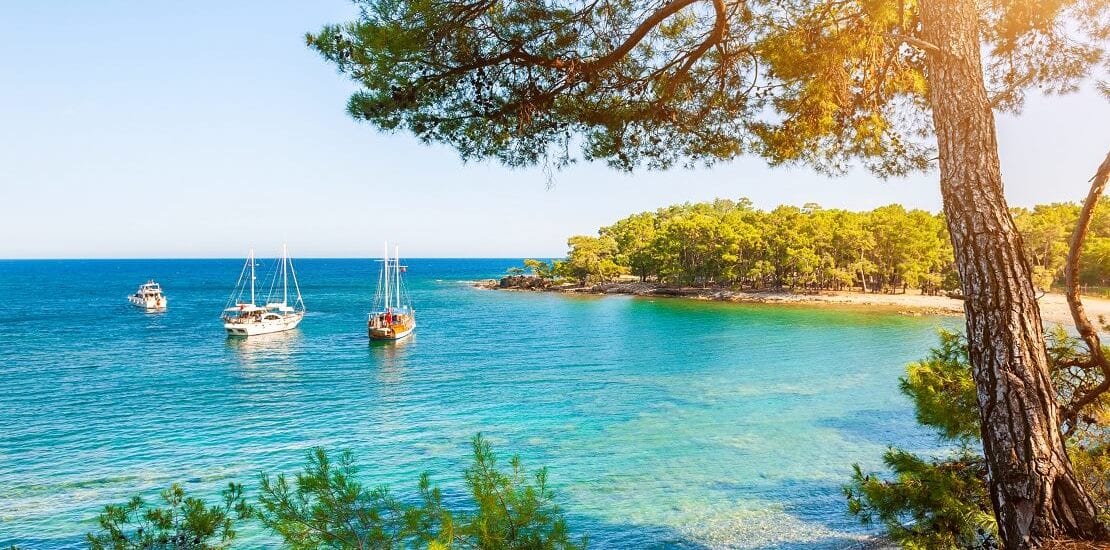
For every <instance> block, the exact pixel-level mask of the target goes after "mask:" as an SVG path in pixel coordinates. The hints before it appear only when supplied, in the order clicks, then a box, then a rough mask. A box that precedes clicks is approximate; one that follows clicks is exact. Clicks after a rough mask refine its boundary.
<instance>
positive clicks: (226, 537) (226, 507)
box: [86, 483, 251, 550]
mask: <svg viewBox="0 0 1110 550" xmlns="http://www.w3.org/2000/svg"><path fill="white" fill-rule="evenodd" d="M221 496H222V499H223V502H222V503H221V504H218V505H211V506H209V505H207V504H205V502H204V501H203V500H201V499H198V498H195V497H187V496H186V495H185V490H184V489H183V488H182V487H181V486H180V485H178V484H176V483H175V484H174V485H173V486H171V487H170V488H169V489H166V490H164V491H162V493H161V499H162V504H163V506H160V507H152V506H149V505H147V503H146V501H144V500H143V499H142V498H141V497H134V498H132V499H131V500H130V501H128V502H127V503H125V504H109V505H107V506H105V507H104V511H103V512H101V514H100V516H99V517H98V518H97V523H98V524H99V526H100V530H99V531H98V532H96V533H89V534H88V535H87V537H86V538H87V541H88V544H89V547H90V548H92V549H93V550H101V549H105V550H109V549H110V550H131V549H135V550H138V549H166V550H182V549H193V550H206V549H217V548H227V547H229V546H230V545H231V541H232V540H233V539H234V538H235V528H234V527H235V520H236V519H243V518H246V517H248V516H250V515H251V508H250V506H249V505H248V504H247V503H246V501H245V500H244V498H243V486H242V485H237V484H234V483H232V484H229V485H228V487H227V488H226V489H224V491H223V492H222V493H221Z"/></svg>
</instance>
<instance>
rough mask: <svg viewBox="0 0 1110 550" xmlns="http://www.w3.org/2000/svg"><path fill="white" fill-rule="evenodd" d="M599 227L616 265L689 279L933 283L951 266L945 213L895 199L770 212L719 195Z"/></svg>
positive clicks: (768, 283) (828, 284)
mask: <svg viewBox="0 0 1110 550" xmlns="http://www.w3.org/2000/svg"><path fill="white" fill-rule="evenodd" d="M598 233H599V234H600V235H601V236H602V238H603V239H604V238H607V237H608V238H612V240H613V241H614V242H615V244H616V252H615V253H614V254H611V258H612V259H613V261H614V262H615V263H616V265H617V266H620V267H623V268H626V269H628V270H629V271H630V272H631V273H633V274H635V275H638V276H640V278H641V279H647V278H650V277H654V278H657V279H659V280H662V281H665V282H669V283H677V284H686V285H689V284H725V285H733V286H741V287H749V288H766V287H783V286H790V287H792V288H804V289H843V288H849V287H852V286H856V285H858V286H860V287H861V288H867V289H869V290H879V289H889V290H890V291H895V290H901V289H904V287H905V286H916V287H920V288H922V289H923V290H925V291H927V292H935V291H938V290H940V289H941V288H942V284H943V283H944V281H946V279H949V277H948V273H949V272H950V271H951V270H952V268H951V264H952V252H951V248H950V246H949V245H948V241H947V238H948V237H947V232H946V229H945V227H944V222H943V219H942V218H940V217H938V216H934V215H932V214H929V213H928V212H925V211H923V210H909V211H907V210H906V209H904V208H902V207H901V206H897V205H891V206H885V207H882V208H877V209H875V210H872V211H870V212H851V211H847V210H826V209H822V208H821V207H820V206H817V205H815V204H807V205H806V206H805V207H804V208H797V207H793V206H780V207H778V208H775V209H774V210H771V211H770V212H766V211H763V210H759V209H756V208H753V207H752V205H751V202H750V201H748V200H747V199H740V200H738V201H731V200H723V199H718V200H715V201H713V202H708V203H695V204H689V203H688V204H681V205H673V206H669V207H666V208H660V209H658V210H656V211H655V212H641V213H639V214H634V215H632V216H629V217H627V218H624V219H621V220H618V221H617V222H616V223H614V224H612V225H609V226H606V227H602V228H601V229H600V230H599V231H598ZM576 239H578V238H577V237H576ZM576 242H581V241H576ZM586 242H587V243H588V244H591V245H593V244H594V243H593V242H592V241H586ZM572 246H573V243H572ZM573 253H574V250H573V248H572V256H573ZM570 259H572V258H568V261H569V260H570ZM572 263H574V262H572Z"/></svg>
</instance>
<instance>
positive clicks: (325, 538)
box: [257, 449, 451, 549]
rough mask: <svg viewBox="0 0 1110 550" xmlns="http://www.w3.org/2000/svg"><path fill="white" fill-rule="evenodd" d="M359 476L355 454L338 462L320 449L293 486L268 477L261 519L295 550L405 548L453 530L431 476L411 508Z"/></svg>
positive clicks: (262, 489) (281, 477) (422, 482)
mask: <svg viewBox="0 0 1110 550" xmlns="http://www.w3.org/2000/svg"><path fill="white" fill-rule="evenodd" d="M357 473H358V468H357V467H356V466H355V465H354V455H353V454H352V453H350V452H343V453H340V455H339V459H338V461H332V459H331V457H329V456H328V454H327V452H325V451H324V449H315V450H314V451H312V452H311V453H309V455H308V462H307V463H306V464H305V466H304V470H303V471H302V472H301V473H299V474H297V476H296V478H295V479H294V481H293V482H292V483H290V481H289V479H288V478H287V477H286V476H285V475H284V474H279V475H278V476H277V478H276V479H271V478H270V476H268V475H266V474H262V476H261V486H260V491H259V492H260V495H259V497H258V501H259V506H258V514H257V517H258V519H259V520H260V521H261V522H262V525H264V526H266V527H267V528H268V529H270V530H271V531H273V532H274V533H276V534H278V535H279V536H280V537H281V538H282V540H284V541H285V543H286V544H287V545H289V546H290V547H292V548H295V549H310V548H312V549H315V548H383V549H384V548H402V547H404V546H405V545H406V544H409V543H418V542H419V543H425V544H427V543H429V542H431V541H434V540H436V539H435V536H434V535H432V534H431V533H432V532H433V526H435V525H436V524H438V523H442V524H444V525H446V526H450V524H451V522H450V518H449V517H445V516H444V515H442V513H441V504H440V494H439V491H438V490H437V489H434V488H432V487H431V486H430V483H429V481H428V478H427V476H423V477H421V479H420V484H419V495H420V501H421V504H420V505H419V506H411V505H408V504H404V503H401V502H399V501H398V500H396V499H394V498H393V497H392V496H391V495H390V493H389V490H388V488H386V487H376V488H366V487H365V486H363V485H362V484H361V483H360V482H359V481H357V479H356V474H357Z"/></svg>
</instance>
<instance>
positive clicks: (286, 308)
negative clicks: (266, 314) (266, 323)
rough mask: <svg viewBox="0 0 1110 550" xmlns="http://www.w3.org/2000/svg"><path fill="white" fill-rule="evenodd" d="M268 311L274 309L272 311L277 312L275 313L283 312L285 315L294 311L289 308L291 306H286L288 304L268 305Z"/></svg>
mask: <svg viewBox="0 0 1110 550" xmlns="http://www.w3.org/2000/svg"><path fill="white" fill-rule="evenodd" d="M266 309H272V310H275V311H281V312H283V313H288V312H290V311H293V308H291V307H289V306H288V305H286V304H285V303H284V302H277V303H272V304H266Z"/></svg>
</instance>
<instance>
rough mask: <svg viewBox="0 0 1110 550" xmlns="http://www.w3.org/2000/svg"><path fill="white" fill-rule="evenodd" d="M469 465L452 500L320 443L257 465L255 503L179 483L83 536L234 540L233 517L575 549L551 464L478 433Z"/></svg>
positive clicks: (319, 532)
mask: <svg viewBox="0 0 1110 550" xmlns="http://www.w3.org/2000/svg"><path fill="white" fill-rule="evenodd" d="M471 451H472V453H471V463H470V466H469V467H467V469H466V471H465V473H464V479H465V484H466V487H467V489H468V493H467V496H468V497H469V498H468V499H466V500H465V502H462V503H460V506H459V507H458V508H455V509H452V508H450V507H449V506H448V505H447V504H445V502H444V498H443V494H442V491H441V490H440V489H439V488H438V487H434V486H433V485H432V483H431V481H430V478H429V476H428V475H427V474H424V475H422V476H421V477H420V480H419V482H418V484H417V489H418V490H417V493H416V495H414V496H411V497H409V498H397V497H394V496H393V494H392V493H391V492H390V490H389V488H388V487H384V486H380V487H368V486H366V485H364V484H363V482H362V481H360V480H359V468H358V466H357V465H356V464H355V456H354V454H353V453H351V452H349V451H344V452H341V453H338V455H337V456H335V457H333V456H332V455H329V454H328V452H327V451H325V450H324V449H322V448H317V449H313V450H312V451H310V452H309V453H308V456H307V460H306V463H305V465H304V468H303V470H302V471H301V472H300V473H298V474H296V475H295V476H294V477H293V478H292V479H290V478H289V477H288V476H286V475H284V474H278V475H277V476H273V477H271V476H270V475H268V474H265V473H263V474H261V476H260V481H259V488H258V497H257V501H256V502H250V501H248V499H247V498H245V497H244V493H243V486H242V485H239V484H234V483H233V484H230V485H229V486H228V488H227V489H225V490H224V491H223V492H222V493H221V498H222V503H221V504H216V505H208V504H206V503H205V502H204V501H203V500H201V499H198V498H195V497H187V496H186V495H185V491H184V490H183V489H182V488H181V486H180V485H176V484H175V485H173V486H172V487H171V488H170V489H167V490H166V491H163V492H162V500H163V504H164V506H161V507H151V506H148V505H147V503H146V502H145V501H144V500H143V499H142V498H140V497H134V498H132V499H131V500H130V501H129V502H127V503H125V504H111V505H108V506H106V507H105V508H104V511H103V512H102V513H101V514H100V516H99V518H98V520H97V522H98V525H99V530H98V531H97V532H95V533H89V534H88V535H87V541H88V544H89V547H90V548H92V549H94V550H139V549H152V548H153V549H165V550H186V549H191V550H207V549H221V548H229V547H231V546H233V543H234V541H235V540H236V534H237V530H236V525H237V524H240V523H243V522H248V521H257V522H258V523H259V524H260V525H261V526H263V527H265V528H266V529H267V530H268V531H270V532H271V533H273V534H275V535H277V536H278V537H279V538H280V539H281V540H282V541H283V542H284V544H285V545H286V546H287V547H289V548H294V549H310V548H311V549H318V548H335V549H351V548H358V549H371V548H373V549H378V550H388V549H401V548H427V549H429V550H448V549H451V548H475V549H479V550H575V549H582V548H585V547H586V544H587V542H586V539H585V538H584V537H583V538H580V539H574V538H572V537H571V535H570V532H569V530H568V528H567V522H566V519H565V517H564V515H563V511H562V509H561V508H560V507H559V506H558V505H557V504H556V503H555V493H554V491H553V490H552V489H551V487H550V485H549V484H548V481H547V470H546V469H544V468H541V469H539V470H537V471H535V472H533V473H529V472H528V471H526V470H525V469H524V467H523V465H522V464H521V461H520V459H519V458H518V457H513V458H512V459H511V460H510V463H509V467H508V469H507V470H506V469H503V468H502V467H500V466H499V465H498V463H497V458H496V456H495V455H494V453H493V451H492V449H491V448H490V445H489V443H488V442H487V441H486V440H485V439H483V438H482V436H481V435H480V434H479V435H477V436H475V437H474V439H473V440H472V446H471Z"/></svg>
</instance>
